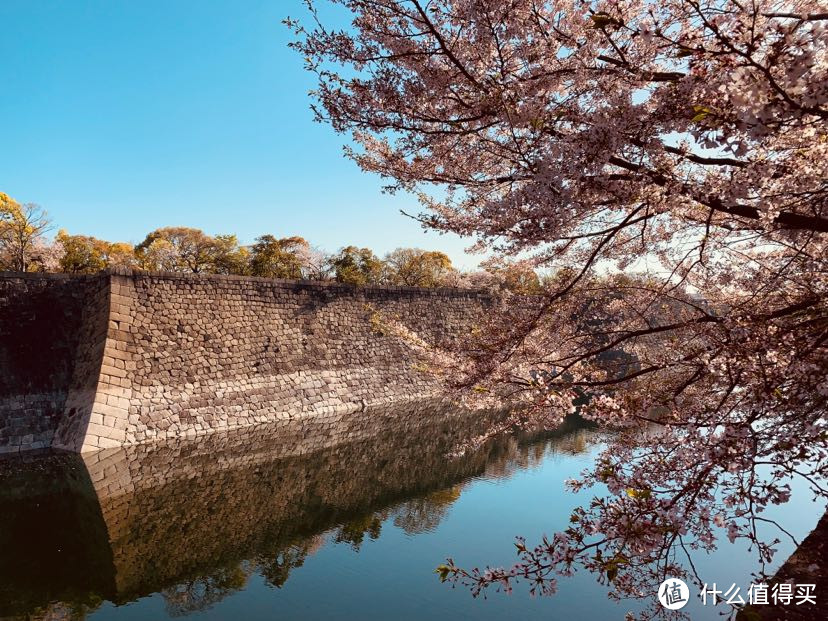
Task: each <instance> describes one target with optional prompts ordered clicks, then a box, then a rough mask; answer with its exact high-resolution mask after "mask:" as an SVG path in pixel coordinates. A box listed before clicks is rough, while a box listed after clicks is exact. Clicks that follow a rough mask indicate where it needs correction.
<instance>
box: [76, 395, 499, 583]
mask: <svg viewBox="0 0 828 621" xmlns="http://www.w3.org/2000/svg"><path fill="white" fill-rule="evenodd" d="M488 420H489V421H490V420H491V419H490V418H489V419H488ZM486 424H487V420H484V419H483V418H481V417H480V416H478V415H474V416H472V417H469V416H468V415H465V416H459V415H458V414H456V413H453V414H452V413H450V412H449V411H447V410H445V409H444V408H440V407H435V408H432V409H424V408H423V406H422V404H420V405H419V406H418V407H417V408H414V407H413V406H410V407H408V408H394V409H391V408H386V409H379V410H376V409H375V410H369V411H366V412H359V413H355V414H352V415H349V416H340V417H339V418H338V419H337V420H336V421H329V422H328V423H324V424H323V423H320V422H319V420H318V419H316V418H314V419H312V420H305V421H303V420H295V421H290V422H288V421H285V422H284V423H281V424H279V425H276V426H272V425H270V426H260V427H255V428H251V429H246V430H243V431H242V432H230V433H228V434H224V433H222V434H212V435H210V436H208V437H205V438H201V439H199V440H197V441H186V440H185V441H175V442H162V443H158V444H154V445H139V446H131V447H124V448H121V449H112V450H107V451H102V452H100V453H95V454H90V455H88V456H87V455H84V461H86V463H87V467H88V470H89V474H90V479H91V480H92V484H93V486H94V488H95V490H96V493H97V495H98V498H99V501H100V505H101V512H102V515H103V517H104V521H105V522H106V524H107V529H108V532H109V537H110V543H111V548H112V554H113V559H114V566H115V582H116V586H117V592H118V598H119V599H130V598H132V597H136V596H140V595H144V594H147V593H150V592H152V591H153V590H158V589H161V588H164V587H166V586H168V585H170V584H175V583H176V582H179V581H186V580H191V579H195V578H198V577H200V576H203V575H207V574H210V572H212V571H214V570H215V569H217V568H221V567H225V566H228V565H229V566H235V564H237V563H240V562H241V561H243V560H249V559H270V558H276V557H277V556H279V555H280V554H281V553H282V552H283V551H284V549H285V548H286V547H289V546H290V545H292V544H295V543H297V542H301V541H303V540H305V539H307V538H309V537H311V538H312V537H313V536H315V535H316V534H317V533H320V532H323V531H325V530H327V529H329V528H331V527H332V526H336V525H339V524H345V523H350V522H354V521H355V522H356V523H359V518H360V517H362V516H364V515H367V516H368V517H369V518H370V516H371V515H372V513H373V511H374V510H376V509H378V508H382V507H385V506H388V505H390V504H393V503H394V502H399V501H401V500H403V499H405V498H407V497H409V496H411V495H415V496H416V495H418V494H427V493H429V492H430V491H432V490H434V489H442V488H443V487H445V486H450V485H451V484H452V483H454V482H456V481H458V480H460V479H462V478H464V477H465V476H468V475H470V474H472V473H474V472H479V471H480V470H481V469H482V466H483V464H484V463H485V460H486V456H487V451H480V452H478V453H476V454H474V455H469V456H467V457H466V458H465V459H463V460H458V461H454V462H448V461H446V458H445V455H446V453H447V452H448V451H449V450H451V448H452V447H453V446H454V445H455V444H456V443H458V442H460V441H461V440H462V439H463V438H465V437H467V435H468V434H471V433H475V432H478V433H479V432H480V431H481V430H482V429H483V428H484V425H486ZM340 438H348V442H346V443H343V442H342V441H341V440H339V439H340ZM360 532H361V531H360Z"/></svg>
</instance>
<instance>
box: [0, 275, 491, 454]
mask: <svg viewBox="0 0 828 621" xmlns="http://www.w3.org/2000/svg"><path fill="white" fill-rule="evenodd" d="M20 283H25V286H24V285H21V284H20ZM33 283H34V284H33ZM2 285H5V289H0V291H3V292H4V293H2V295H3V299H2V304H3V306H2V307H0V308H3V309H6V308H7V307H8V308H10V307H12V306H13V305H14V304H17V305H18V306H24V307H26V308H28V309H29V310H30V312H31V313H32V314H33V316H36V317H41V309H42V308H43V307H44V306H49V307H52V306H54V303H52V302H47V298H49V296H51V298H55V299H58V300H62V299H63V298H67V300H69V301H73V304H74V305H71V304H70V303H69V301H66V302H64V303H63V304H62V306H63V307H64V308H65V310H64V312H63V315H60V316H55V317H51V319H50V320H49V322H48V323H49V324H50V325H49V327H48V330H47V333H48V335H49V336H48V338H47V337H43V336H40V337H38V338H39V339H40V340H39V341H38V342H39V343H40V346H39V347H35V348H34V349H32V350H31V351H30V353H29V354H27V355H28V356H29V358H28V360H29V363H28V366H26V367H25V368H23V367H21V368H19V369H17V370H16V371H15V372H14V374H13V376H12V379H11V380H9V381H8V382H7V391H6V392H7V393H8V394H7V395H5V396H6V402H5V404H4V406H3V408H2V409H0V421H14V423H13V428H14V430H15V431H14V434H15V435H14V436H13V437H14V438H15V439H14V440H12V441H6V440H3V439H2V438H5V437H9V438H11V437H12V435H8V436H2V437H0V448H2V447H3V446H4V445H5V446H10V447H14V448H11V449H8V450H25V449H26V448H37V446H35V444H34V443H33V442H26V441H24V440H26V439H30V438H27V435H32V436H33V435H34V434H32V433H28V434H24V432H27V431H30V430H31V431H33V430H35V429H40V427H44V428H46V427H48V430H47V431H44V432H42V434H41V435H40V436H38V437H39V438H42V439H41V440H40V444H39V445H38V446H40V445H47V444H48V439H49V438H51V437H52V436H54V440H53V441H52V445H53V446H55V447H57V448H62V449H67V450H72V451H78V452H86V451H94V450H98V449H100V448H112V447H116V446H123V445H132V444H140V443H145V442H155V441H159V440H165V439H175V438H189V437H195V436H198V435H202V434H206V433H210V432H213V431H216V430H231V429H237V428H242V427H247V426H250V425H254V424H260V423H271V422H275V421H279V420H287V419H294V418H301V417H307V416H318V415H334V414H343V413H346V414H347V413H349V412H355V411H357V410H362V409H364V408H366V407H368V406H378V405H383V404H390V403H396V402H400V401H406V400H414V399H422V398H428V397H432V396H434V395H435V394H436V392H437V390H438V387H437V385H436V383H435V382H434V380H433V378H431V377H430V376H429V375H428V374H427V373H424V372H423V371H422V369H421V368H419V365H418V358H417V356H416V354H415V352H414V350H413V348H412V347H411V346H410V344H408V343H406V342H405V341H404V340H402V339H400V338H399V337H397V336H394V335H391V334H388V333H387V332H388V330H387V322H388V321H389V320H393V321H398V322H399V323H401V324H403V325H404V326H406V327H407V328H409V329H410V330H412V331H414V332H416V333H417V335H418V336H420V337H422V338H424V339H425V340H427V341H430V342H445V341H447V340H450V339H453V338H456V337H457V336H458V335H459V334H461V333H462V332H464V331H467V330H469V329H470V327H471V325H472V323H473V322H474V319H475V317H477V316H479V314H480V313H481V312H484V311H485V308H486V306H487V305H488V304H489V303H490V301H489V299H488V298H487V297H486V296H485V295H484V294H482V293H480V292H476V291H466V290H456V289H416V288H406V287H388V288H374V287H367V288H354V287H350V286H346V285H340V284H335V283H314V282H295V281H278V280H271V279H260V278H250V277H238V276H215V275H210V276H201V275H182V274H152V273H144V272H137V271H136V272H132V271H121V272H118V273H115V272H113V273H107V274H103V275H101V276H99V277H91V278H90V277H87V278H68V279H67V278H62V279H61V278H54V277H40V279H37V278H34V277H31V276H28V277H26V278H22V277H20V276H14V275H12V276H8V275H5V276H3V275H0V286H2ZM33 290H38V291H40V290H42V291H44V292H48V294H46V293H44V294H43V296H41V297H37V296H33V295H31V294H30V292H31V291H33ZM70 307H71V309H70ZM50 312H52V311H50ZM2 313H3V314H2V318H3V320H4V325H3V328H2V340H3V343H2V344H0V347H2V348H3V349H2V350H0V351H3V352H5V357H2V356H0V371H3V370H5V369H7V368H12V367H14V365H15V362H14V359H15V358H14V354H13V353H9V352H12V349H13V348H14V347H18V349H19V346H17V345H14V344H15V343H19V342H20V341H21V339H23V337H22V336H21V334H20V333H18V328H17V327H16V326H15V324H13V323H8V324H6V323H5V322H6V321H7V317H8V318H11V316H12V314H13V313H12V312H10V311H9V312H7V311H5V310H4V311H2ZM9 320H10V319H9ZM38 322H40V323H38ZM44 323H45V322H44V320H43V319H42V318H41V319H38V320H37V321H35V322H34V323H32V325H30V326H29V327H28V328H26V329H25V332H26V333H29V334H31V333H35V332H37V330H38V326H41V325H43V324H44ZM23 340H25V339H23ZM44 352H46V353H48V356H52V355H54V356H56V357H58V358H60V361H57V362H54V361H53V362H50V363H48V364H53V365H56V367H59V368H58V369H57V370H55V371H51V370H50V371H48V372H46V371H43V370H42V369H37V368H36V367H37V360H38V359H41V358H44V359H45V358H46V357H47V356H45V355H44ZM51 352H55V353H54V354H53V353H51ZM30 373H31V374H32V377H38V378H40V379H39V380H37V382H39V384H41V385H43V386H47V385H48V386H51V387H52V389H50V390H51V391H46V390H45V389H42V388H37V390H34V391H33V392H32V393H31V394H30V392H29V389H28V388H23V389H21V387H26V386H30V385H32V383H33V382H32V380H30V379H29V374H30ZM0 375H2V373H0ZM37 382H35V383H37ZM15 390H16V391H17V392H15ZM31 395H41V396H31ZM44 395H45V396H44ZM50 399H51V400H50ZM47 403H48V407H47ZM24 407H25V411H26V415H25V416H20V415H18V414H15V412H18V411H19V410H21V409H23V408H24ZM42 417H49V421H50V422H49V423H48V425H46V424H45V423H43V422H42V421H41V418H42ZM7 426H8V425H7ZM13 442H16V444H13Z"/></svg>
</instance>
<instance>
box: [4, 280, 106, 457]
mask: <svg viewBox="0 0 828 621" xmlns="http://www.w3.org/2000/svg"><path fill="white" fill-rule="evenodd" d="M104 288H105V281H104V280H102V279H100V278H96V277H83V276H81V277H70V276H67V275H63V274H50V275H36V274H2V275H0V453H17V452H20V451H26V450H30V449H38V448H44V447H48V446H50V445H51V444H52V440H53V437H54V435H55V432H56V430H57V428H58V426H59V424H60V423H61V422H62V421H63V420H64V413H65V412H69V411H71V410H72V408H73V407H75V408H76V412H77V407H78V406H79V405H80V403H71V404H67V398H70V397H72V396H74V397H75V400H76V401H77V400H78V399H79V398H80V395H81V393H82V392H83V391H84V390H86V391H87V397H88V396H89V394H88V389H89V388H92V393H94V388H95V386H94V384H92V385H90V381H89V380H90V378H93V379H94V378H97V374H98V369H97V368H95V362H96V361H97V363H98V367H99V366H100V348H99V347H98V346H99V345H100V343H101V340H100V331H97V334H96V331H94V330H89V329H88V326H89V325H90V324H96V323H97V324H99V325H101V326H102V327H103V330H105V329H106V324H105V321H96V319H97V318H99V317H102V316H103V313H104V312H105V309H106V307H107V306H108V302H107V300H106V299H101V296H102V293H103V290H104ZM96 348H97V349H96ZM70 400H71V399H70ZM81 400H82V399H81ZM90 404H91V402H90ZM73 415H74V413H73Z"/></svg>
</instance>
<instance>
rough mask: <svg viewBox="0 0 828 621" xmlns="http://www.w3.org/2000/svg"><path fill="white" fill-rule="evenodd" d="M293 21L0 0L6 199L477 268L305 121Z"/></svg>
mask: <svg viewBox="0 0 828 621" xmlns="http://www.w3.org/2000/svg"><path fill="white" fill-rule="evenodd" d="M288 15H290V16H291V17H299V16H304V11H303V7H302V4H301V2H300V0H270V1H263V0H243V1H233V0H225V1H215V0H199V1H195V0H186V1H185V0H175V1H170V0H164V1H159V0H131V1H125V0H101V1H98V2H85V1H81V0H73V1H71V2H70V1H45V0H0V28H2V35H0V88H2V90H3V95H2V97H0V130H2V136H1V138H2V142H1V143H0V145H2V146H0V191H3V192H6V193H7V194H9V195H10V196H12V197H13V198H15V199H17V200H18V201H19V202H33V203H38V204H40V205H42V206H43V207H44V208H45V209H46V210H47V211H48V212H49V215H50V217H51V218H52V220H53V222H54V225H55V230H56V229H57V228H65V229H67V230H68V231H69V232H70V233H82V234H87V235H93V236H95V237H100V238H104V239H108V240H110V241H130V242H133V243H136V242H139V241H141V239H143V237H144V236H145V235H146V233H148V232H149V231H150V230H152V229H155V228H158V227H161V226H192V227H197V228H201V229H203V230H205V231H206V232H208V233H210V234H217V233H236V234H237V235H238V236H239V239H240V241H241V242H242V243H250V242H251V241H252V240H253V239H254V238H255V237H256V236H258V235H260V234H263V233H272V234H274V235H277V236H280V237H281V236H288V235H301V236H303V237H305V238H306V239H308V241H310V242H311V243H312V244H314V245H319V246H321V247H323V248H325V249H327V250H335V249H337V248H339V247H340V246H343V245H349V244H355V245H359V246H369V247H370V248H372V249H373V250H374V251H375V252H377V254H384V253H385V252H387V251H389V250H392V249H393V248H395V247H397V246H419V247H422V248H426V249H435V250H437V249H439V250H443V251H444V252H447V253H448V254H449V256H451V257H452V260H453V261H454V262H455V264H457V265H458V266H462V267H469V266H473V265H474V264H476V263H477V260H478V259H477V258H476V257H464V256H463V248H464V247H465V246H467V245H468V244H467V243H466V242H465V241H464V240H459V239H457V238H452V237H447V236H439V235H437V234H435V233H433V232H430V233H424V232H423V231H422V229H421V227H420V226H419V224H418V223H416V222H415V221H413V220H410V219H408V218H406V217H404V216H403V215H401V214H400V213H399V210H400V209H405V210H406V211H408V212H415V213H416V212H418V210H419V206H418V205H417V203H416V200H415V199H413V198H412V197H409V196H403V195H397V196H389V195H386V194H382V192H381V187H382V185H383V183H382V180H381V179H379V178H378V177H375V176H372V175H368V174H366V173H363V172H361V171H360V170H359V169H358V168H357V166H356V165H355V164H354V163H353V162H351V161H350V160H346V159H345V158H344V157H343V156H342V145H343V143H344V140H345V138H344V137H342V136H339V135H336V134H334V132H333V131H332V130H331V129H330V127H328V126H326V125H320V124H317V123H314V122H313V121H312V115H311V112H310V110H309V103H310V100H309V98H308V95H307V91H308V90H309V89H311V88H313V86H314V83H313V77H312V76H311V75H309V74H306V73H305V71H304V70H303V68H302V59H301V57H300V56H299V55H298V54H297V53H295V52H294V51H292V50H289V49H288V48H287V42H288V41H289V40H290V37H291V34H290V33H289V31H288V30H287V29H286V28H285V27H284V26H283V25H282V23H281V20H282V19H283V18H284V17H286V16H288Z"/></svg>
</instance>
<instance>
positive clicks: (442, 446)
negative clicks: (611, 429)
mask: <svg viewBox="0 0 828 621" xmlns="http://www.w3.org/2000/svg"><path fill="white" fill-rule="evenodd" d="M475 432H476V429H475V428H474V424H465V423H464V424H460V423H436V422H435V423H428V422H425V423H423V422H422V421H421V422H418V424H416V425H404V426H403V428H399V429H387V430H384V431H383V432H381V433H379V434H369V435H366V436H365V437H359V434H356V435H355V437H354V438H353V440H352V441H350V442H346V443H344V444H335V443H333V442H332V441H331V438H330V437H328V438H325V439H324V440H325V441H323V442H320V443H316V444H314V442H312V440H314V438H309V437H308V434H307V431H304V432H303V431H301V430H299V431H296V430H294V432H293V433H294V435H292V436H291V435H290V434H288V435H287V436H285V435H284V434H282V435H280V436H273V435H272V434H269V433H267V432H262V431H256V432H245V433H239V434H235V435H233V436H231V437H226V438H221V437H217V436H211V437H210V438H208V439H204V440H201V441H197V442H191V443H181V444H174V445H165V446H162V447H152V448H148V447H140V448H133V449H118V450H111V451H107V452H104V453H102V454H100V455H97V456H94V457H90V456H83V457H81V456H78V455H69V454H43V455H37V456H35V455H31V456H26V457H17V458H15V459H4V460H2V461H0V619H49V620H57V619H94V620H97V621H105V620H110V619H112V620H122V621H126V620H132V619H135V620H137V619H141V620H143V619H173V618H182V617H187V618H191V619H232V620H234V621H235V620H239V621H240V620H251V619H262V620H265V619H267V620H271V619H354V620H356V619H359V620H368V619H377V620H386V619H433V618H446V619H533V620H537V619H562V618H577V619H580V620H584V621H589V620H592V619H595V620H598V619H623V618H624V613H625V612H627V611H628V610H632V611H635V610H639V609H641V608H642V607H643V606H644V605H645V604H648V603H649V602H637V601H633V602H630V601H624V602H620V603H618V602H614V601H611V600H610V599H608V598H607V596H606V593H607V589H606V587H604V586H602V585H601V584H599V583H598V582H597V581H596V577H595V576H594V575H591V574H588V573H586V572H583V571H581V572H579V573H577V574H576V575H575V576H574V577H572V578H569V579H562V580H561V582H560V587H559V592H558V594H557V595H555V596H553V597H539V598H531V597H529V595H528V594H527V593H526V591H525V590H524V589H521V588H518V589H516V590H515V592H514V593H513V594H511V595H506V594H503V593H497V592H494V591H492V592H491V593H489V594H488V597H487V598H486V599H484V598H482V597H481V598H477V599H474V598H472V597H471V595H470V594H469V592H468V591H467V590H466V589H464V588H461V587H457V588H451V587H450V586H448V585H446V584H441V583H440V582H439V580H438V579H437V576H436V575H435V573H434V568H435V567H436V566H437V565H438V564H440V563H442V562H443V561H444V560H445V558H446V557H447V556H451V557H453V558H454V559H455V560H456V562H457V563H458V564H459V565H461V566H465V567H472V566H484V565H486V564H497V565H511V564H512V563H514V562H515V560H516V555H515V547H514V545H513V541H514V537H515V536H516V535H523V536H525V537H526V539H527V541H528V542H529V543H532V542H534V541H538V540H539V539H540V538H541V537H542V536H543V535H544V534H549V535H551V534H552V533H553V532H555V531H556V530H560V529H562V528H564V527H565V526H566V523H567V520H568V517H569V515H570V512H571V510H572V509H573V508H574V507H576V506H577V505H578V504H579V503H581V502H584V501H586V500H588V496H587V495H586V493H581V494H578V495H575V494H571V493H569V492H567V491H565V490H564V485H563V482H564V480H565V479H567V478H570V477H573V476H576V475H577V474H578V473H579V472H581V471H582V470H583V469H585V468H587V467H589V466H590V465H591V463H592V461H593V459H594V458H595V455H596V454H597V452H598V451H599V450H600V448H601V437H600V436H599V435H598V434H597V433H596V432H594V431H592V430H590V429H587V428H584V426H583V425H582V424H580V423H579V422H578V421H570V422H569V424H567V425H566V426H565V427H564V428H562V429H561V430H559V431H558V432H555V433H552V434H545V435H542V436H533V437H528V436H520V437H518V436H504V437H500V438H498V439H496V440H493V441H489V442H488V443H486V444H484V445H483V446H482V447H480V448H479V449H478V450H475V451H472V452H470V453H468V454H466V455H465V456H464V457H461V458H449V457H447V456H446V455H447V453H448V452H449V451H450V450H451V449H452V448H453V447H454V446H455V445H456V443H457V442H458V441H461V440H462V439H463V438H465V437H468V436H470V435H471V434H473V433H475ZM312 446H319V447H320V448H317V449H315V450H311V449H309V448H307V447H312ZM297 447H298V448H297ZM302 447H305V448H302ZM587 493H588V492H587ZM821 515H822V512H821V510H820V509H819V508H817V507H816V506H815V505H813V503H811V502H810V500H809V498H808V497H807V495H806V494H802V493H796V492H795V494H794V501H793V502H792V503H790V504H788V505H786V506H784V507H780V508H779V510H778V511H777V512H776V514H774V517H776V518H778V519H779V520H781V521H782V522H783V523H784V524H785V526H786V528H787V529H788V530H789V531H790V532H791V533H792V534H793V535H794V536H796V537H798V538H799V539H802V538H804V536H805V535H807V533H808V532H809V531H810V530H811V529H812V528H813V526H814V525H815V524H816V522H817V521H818V519H819V517H820V516H821ZM792 551H793V544H792V543H790V542H783V543H782V544H781V545H780V550H779V554H778V555H777V557H776V560H775V566H778V565H780V564H781V563H782V562H784V560H785V559H786V558H787V557H788V555H789V554H790V553H791V552H792ZM694 562H695V564H696V568H697V570H698V571H699V574H700V575H701V576H702V577H703V578H704V579H705V580H706V581H708V582H711V583H712V582H717V583H719V584H725V583H726V584H727V585H730V584H731V583H736V584H739V585H742V588H743V590H745V589H746V588H747V585H748V584H749V583H750V582H751V572H752V571H754V570H755V569H756V566H755V560H754V556H753V555H752V554H751V553H749V552H748V551H747V550H746V549H745V548H744V547H742V546H739V545H730V544H727V543H726V542H725V543H724V544H723V546H722V547H721V548H720V549H719V550H718V551H716V552H715V553H713V554H711V555H706V554H700V555H697V556H696V557H695V558H694ZM820 595H821V596H823V597H825V596H828V594H817V596H818V597H819V596H820ZM721 610H722V609H721V608H719V609H717V608H714V607H712V606H709V605H708V606H707V607H702V606H701V605H700V603H698V602H693V603H691V604H690V605H689V606H688V607H687V608H685V611H686V612H688V613H689V615H690V617H691V618H692V619H717V618H720V617H719V615H718V613H719V612H721Z"/></svg>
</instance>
